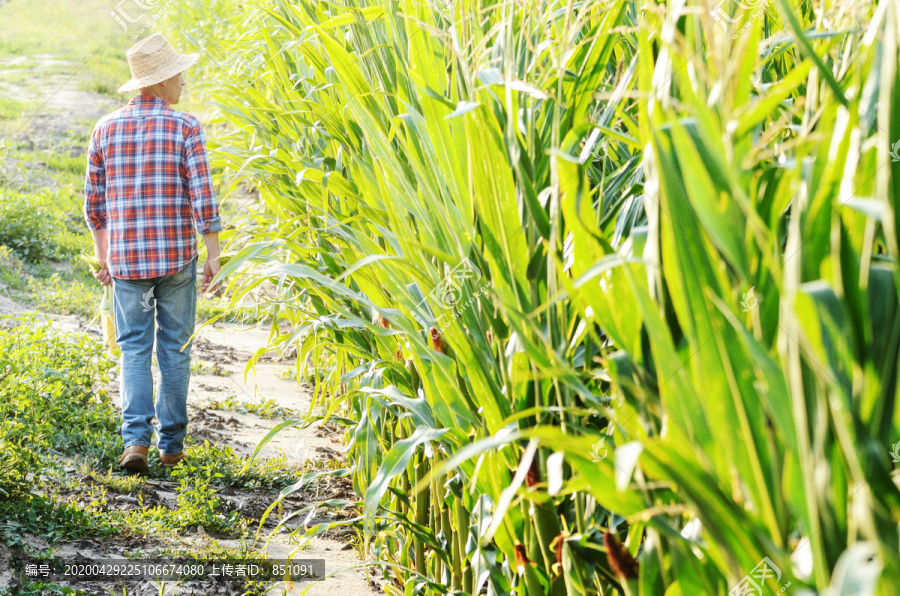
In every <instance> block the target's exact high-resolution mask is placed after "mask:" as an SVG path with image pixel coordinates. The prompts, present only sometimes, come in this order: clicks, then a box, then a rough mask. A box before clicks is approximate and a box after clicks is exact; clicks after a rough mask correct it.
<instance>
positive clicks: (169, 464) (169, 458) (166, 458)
mask: <svg viewBox="0 0 900 596" xmlns="http://www.w3.org/2000/svg"><path fill="white" fill-rule="evenodd" d="M184 459H185V455H184V451H179V452H178V453H176V454H174V455H163V454H162V453H160V454H159V461H160V462H161V463H162V467H164V468H166V469H171V468H174V467H175V466H177V465H178V464H179V463H180V462H182V461H184Z"/></svg>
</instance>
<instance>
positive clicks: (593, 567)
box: [172, 0, 900, 596]
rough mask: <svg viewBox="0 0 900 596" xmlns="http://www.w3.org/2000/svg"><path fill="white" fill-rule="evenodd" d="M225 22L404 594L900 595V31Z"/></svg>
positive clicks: (230, 64) (310, 329)
mask: <svg viewBox="0 0 900 596" xmlns="http://www.w3.org/2000/svg"><path fill="white" fill-rule="evenodd" d="M199 4H202V5H203V6H202V7H198V5H197V3H194V6H193V7H191V8H184V7H181V8H177V9H176V8H173V9H172V11H173V15H174V16H175V21H176V22H178V23H180V25H179V31H181V32H182V35H183V38H184V39H185V40H188V39H194V40H198V39H199V40H200V43H201V45H202V46H203V45H204V44H206V45H205V46H204V47H206V49H207V50H208V51H209V52H210V55H214V56H216V60H215V62H212V61H210V60H206V61H205V62H206V63H207V64H206V65H205V66H204V67H203V71H202V76H201V78H200V80H199V81H197V84H198V86H200V87H201V88H202V93H203V94H204V97H205V98H207V99H208V101H209V102H211V103H212V104H213V105H215V106H216V109H217V118H218V125H217V128H216V130H217V133H216V134H214V135H211V137H212V139H211V143H210V146H211V148H212V154H213V157H214V159H215V161H216V162H217V163H218V167H219V169H220V173H221V174H222V175H223V176H224V177H226V178H228V179H231V180H235V181H249V182H251V183H252V184H253V185H255V187H256V188H257V189H258V191H259V194H260V198H261V201H262V204H263V208H262V209H260V210H258V211H254V212H252V213H250V214H248V215H247V216H246V217H245V218H244V219H243V220H241V221H238V222H235V223H234V230H233V231H232V232H230V245H229V246H230V248H231V250H230V251H226V252H229V253H230V254H231V255H232V256H231V257H230V260H229V261H228V263H227V265H225V266H224V267H223V270H222V272H221V274H220V275H221V277H222V278H226V279H230V280H231V282H230V283H231V286H230V290H231V291H234V296H235V300H239V299H241V298H242V297H243V296H244V295H245V294H246V293H247V292H250V291H251V290H252V289H253V288H255V287H257V286H258V285H259V284H261V283H263V282H271V283H273V284H275V285H276V286H277V288H278V291H277V297H276V298H273V299H272V300H271V303H270V305H269V306H270V308H271V309H272V310H273V312H274V313H275V314H276V317H277V318H278V320H280V321H283V322H287V323H289V324H290V325H289V327H290V330H289V331H287V332H284V331H281V330H280V328H279V327H277V326H275V325H273V328H272V340H271V346H272V347H274V348H287V347H289V346H295V347H296V349H297V368H298V371H300V373H301V375H304V376H306V377H307V380H309V381H310V382H311V383H314V384H315V387H316V396H315V401H316V407H315V411H314V412H311V414H310V420H311V419H314V418H319V419H320V418H328V419H330V420H332V421H337V422H340V423H342V424H345V425H346V428H347V438H348V440H349V445H350V451H349V454H350V461H351V464H352V465H351V467H350V468H349V469H346V470H338V471H336V472H330V473H339V474H349V475H352V478H353V483H354V488H355V490H356V492H357V493H358V494H359V495H360V504H359V509H360V516H359V518H357V519H354V520H350V521H349V522H347V523H355V524H358V525H359V527H360V528H361V530H362V537H363V550H364V552H363V554H364V558H365V559H366V565H367V567H368V569H369V571H370V573H374V574H377V575H378V576H379V577H381V578H383V579H384V580H386V581H387V584H386V587H385V591H386V592H387V593H389V594H393V595H412V594H424V595H437V594H441V595H444V594H454V595H464V594H468V595H476V594H488V595H495V594H496V595H501V594H502V595H507V594H518V595H522V596H524V595H527V596H537V595H542V594H547V595H553V596H561V595H576V594H578V595H581V594H585V595H604V596H606V595H616V594H623V595H626V596H638V595H640V596H651V595H665V596H680V595H685V596H695V595H725V594H770V593H771V594H784V593H790V594H794V595H800V594H807V595H810V594H822V595H826V594H828V595H834V596H837V595H850V594H854V595H875V594H878V595H890V594H897V593H898V591H900V537H898V522H900V490H898V486H900V478H898V475H897V473H896V472H895V470H894V468H895V462H897V461H898V460H900V453H898V451H900V448H898V446H897V445H898V444H900V443H898V442H900V411H898V397H900V384H898V378H897V371H898V357H900V308H898V305H900V303H898V289H900V271H898V268H897V262H896V259H897V255H898V252H900V247H898V232H900V224H898V219H897V216H896V209H897V207H898V204H900V183H898V181H900V78H898V77H900V75H898V56H900V4H898V3H897V2H896V1H895V0H878V1H877V2H868V1H863V0H842V1H840V2H838V1H835V0H831V1H818V0H816V1H810V0H770V1H768V2H766V1H760V0H756V1H754V0H745V1H743V2H736V1H733V0H725V1H724V2H721V3H719V4H715V3H713V2H712V1H704V0H690V1H686V0H675V1H672V2H656V1H654V0H648V1H645V2H637V1H636V0H608V1H607V0H585V1H577V2H576V1H572V2H560V1H556V0H553V1H541V0H510V1H505V2H489V1H475V0H427V1H425V0H396V1H395V0H351V1H349V2H346V3H328V2H311V1H309V0H296V1H294V2H288V1H285V0H275V1H272V2H268V3H263V4H262V5H260V6H257V7H253V8H250V7H245V6H244V5H242V4H239V3H237V2H234V1H230V2H215V1H213V0H207V2H205V3H202V2H201V3H199ZM192 12H202V13H203V14H205V15H206V16H205V17H204V18H193V19H192V18H191V13H192ZM216 14H218V15H221V17H220V18H214V17H213V16H212V15H216ZM227 15H232V16H227ZM229 19H230V20H229ZM306 422H308V420H307V421H306ZM301 423H302V422H301V421H294V422H291V423H290V424H301ZM307 480H309V479H308V478H305V479H302V480H301V482H300V483H298V485H299V484H302V483H303V482H304V481H307ZM324 505H325V506H328V505H332V506H336V505H338V504H335V503H331V504H329V503H326V504H324ZM327 529H329V528H328V526H321V525H320V526H315V525H312V526H309V527H308V528H307V529H306V530H305V536H306V537H310V536H314V535H317V534H320V533H322V532H324V531H325V530H327ZM300 533H301V534H303V530H301V532H300Z"/></svg>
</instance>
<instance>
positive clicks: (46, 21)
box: [0, 0, 135, 94]
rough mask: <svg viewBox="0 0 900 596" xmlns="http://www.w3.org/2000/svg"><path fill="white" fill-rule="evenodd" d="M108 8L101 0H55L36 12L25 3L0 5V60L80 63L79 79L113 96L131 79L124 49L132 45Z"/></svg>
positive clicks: (17, 0) (14, 0) (16, 0)
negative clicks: (49, 58) (46, 57)
mask: <svg viewBox="0 0 900 596" xmlns="http://www.w3.org/2000/svg"><path fill="white" fill-rule="evenodd" d="M111 8H113V6H112V5H110V3H108V2H104V1H101V0H85V1H83V2H82V1H76V0H58V1H56V2H54V3H53V8H52V10H36V9H35V7H34V5H33V4H32V3H31V2H28V1H27V0H12V1H11V2H8V3H6V4H4V5H3V6H0V19H2V21H3V24H4V27H3V33H4V35H3V37H2V38H0V57H19V56H34V55H35V54H51V55H53V57H54V58H56V59H65V60H70V61H72V62H73V63H74V68H78V67H79V66H82V65H83V66H82V70H81V72H80V75H81V76H83V77H85V78H86V79H87V80H89V81H91V83H90V84H89V86H92V87H94V88H98V87H100V86H101V85H105V86H106V87H107V88H108V89H109V90H110V91H111V92H114V90H115V88H118V86H119V85H121V84H122V83H123V82H125V81H127V80H128V79H129V78H130V75H129V71H128V64H127V62H126V61H125V51H126V50H127V49H128V48H129V47H130V46H131V45H133V44H134V43H135V42H134V41H133V40H131V39H129V38H128V36H127V35H126V34H125V33H124V32H123V31H122V30H121V29H120V28H119V26H118V25H117V24H116V22H115V20H113V18H112V17H109V16H108V15H107V11H109V10H110V9H111ZM48 32H52V34H51V35H48ZM86 32H89V33H88V34H86ZM95 51H96V54H95V53H94V52H95ZM91 56H93V57H91ZM74 68H73V67H68V68H67V69H66V71H67V72H68V73H71V72H72V71H73V70H74ZM110 94H112V93H110Z"/></svg>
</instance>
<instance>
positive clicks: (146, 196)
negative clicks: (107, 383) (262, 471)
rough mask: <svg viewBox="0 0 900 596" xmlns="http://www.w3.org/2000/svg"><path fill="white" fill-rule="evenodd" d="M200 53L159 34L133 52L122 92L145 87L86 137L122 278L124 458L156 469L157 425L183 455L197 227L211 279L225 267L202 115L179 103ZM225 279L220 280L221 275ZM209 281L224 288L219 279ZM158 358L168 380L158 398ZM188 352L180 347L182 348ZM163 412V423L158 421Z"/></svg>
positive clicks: (162, 445) (107, 261)
mask: <svg viewBox="0 0 900 596" xmlns="http://www.w3.org/2000/svg"><path fill="white" fill-rule="evenodd" d="M198 57H199V55H198V54H188V55H182V54H179V53H177V52H176V51H175V50H174V49H173V48H172V46H171V45H169V42H168V41H166V39H165V38H164V37H163V36H162V35H160V34H158V33H156V34H153V35H151V36H150V37H147V38H146V39H143V40H141V41H139V42H138V43H137V44H135V45H134V46H133V47H132V48H131V49H129V50H128V65H129V67H130V68H131V75H132V78H131V80H130V81H128V82H127V83H125V85H123V86H122V87H120V88H119V92H120V93H124V92H128V91H135V90H139V91H140V92H139V94H138V95H136V96H135V97H133V98H132V99H131V101H129V102H128V105H126V106H125V107H123V108H121V109H119V110H116V111H115V112H113V113H112V114H109V115H107V116H105V117H103V118H102V119H100V121H99V122H98V123H97V125H96V126H95V127H94V129H93V131H92V133H91V140H90V145H89V147H88V162H87V173H86V177H85V183H84V195H85V202H84V216H85V221H86V222H87V224H88V226H89V227H90V228H91V232H92V234H93V236H94V252H95V254H96V256H97V258H98V259H100V262H101V263H103V268H102V269H101V270H100V271H98V272H97V273H96V274H95V277H96V278H97V280H99V282H100V283H101V284H102V285H104V286H105V285H108V284H110V283H112V284H113V295H114V309H115V323H116V343H118V345H119V346H120V348H121V350H122V357H121V362H120V388H121V394H122V438H123V439H124V443H125V450H124V452H123V453H122V456H121V457H120V458H119V465H120V466H122V467H124V468H128V469H131V470H138V471H140V470H144V469H146V467H147V453H148V447H149V446H150V444H151V439H152V438H153V430H154V428H155V430H156V435H157V440H158V443H157V447H158V448H159V452H160V460H161V462H162V465H163V466H164V467H173V466H175V465H176V464H178V462H180V461H182V460H183V459H184V437H185V435H186V434H187V423H188V418H187V393H188V382H189V380H190V375H191V356H190V353H191V344H192V343H193V342H190V343H189V342H188V340H189V338H190V337H191V335H193V333H194V316H195V313H196V307H197V255H198V251H197V232H196V231H195V226H196V230H199V231H200V232H201V233H202V234H203V240H204V241H205V242H206V247H207V252H208V255H209V256H208V258H207V261H206V263H205V265H204V267H203V283H202V289H203V291H204V292H205V291H206V290H207V288H208V286H209V282H210V281H211V280H212V279H213V277H215V275H216V274H217V273H218V272H219V234H218V232H220V231H221V230H222V225H221V222H220V219H219V209H218V204H217V202H216V196H215V191H214V190H213V186H212V180H211V178H210V171H209V162H208V158H207V155H206V138H205V135H204V132H203V129H202V128H201V126H200V121H199V120H197V118H195V117H194V116H191V115H190V114H185V113H184V112H179V111H176V110H173V109H172V108H171V107H169V106H171V105H173V104H176V103H178V99H179V97H180V95H181V88H182V86H183V85H184V84H185V81H184V78H183V77H182V76H181V73H182V72H183V71H184V70H185V69H186V68H187V67H189V66H191V65H192V64H194V62H196V61H197V58H198ZM217 285H218V284H217ZM211 289H215V288H214V287H213V288H211ZM154 315H155V324H156V326H157V329H156V331H155V339H156V357H157V361H158V362H159V372H160V383H159V388H158V391H157V395H156V404H155V408H154V401H153V374H152V372H151V363H152V353H153V344H154ZM185 345H186V347H185V348H184V350H183V351H182V349H181V348H182V346H185ZM154 414H155V415H156V418H157V421H158V423H157V424H156V425H155V426H151V422H152V419H153V416H154Z"/></svg>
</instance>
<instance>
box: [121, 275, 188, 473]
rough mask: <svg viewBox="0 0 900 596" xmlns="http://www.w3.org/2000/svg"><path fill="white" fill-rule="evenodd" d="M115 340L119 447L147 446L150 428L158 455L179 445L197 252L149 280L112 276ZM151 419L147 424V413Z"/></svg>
mask: <svg viewBox="0 0 900 596" xmlns="http://www.w3.org/2000/svg"><path fill="white" fill-rule="evenodd" d="M112 283H113V293H114V295H115V298H114V311H115V321H116V343H118V344H119V347H120V348H121V350H122V356H121V360H120V362H119V364H120V368H119V378H120V390H121V394H122V439H124V441H125V447H129V446H131V445H143V446H144V447H149V446H150V444H151V439H152V438H153V429H154V428H155V429H156V435H157V437H158V443H157V447H158V448H159V450H160V452H161V453H163V454H164V455H174V454H176V453H179V452H180V451H181V450H182V449H183V445H184V437H185V435H186V434H187V423H188V417H187V393H188V383H189V381H190V377H191V345H192V344H193V340H191V343H189V344H188V345H187V347H186V348H185V349H184V351H181V346H183V345H184V344H186V343H187V342H188V339H189V338H190V337H191V335H193V333H194V316H195V314H196V309H197V257H194V259H193V260H192V261H191V262H190V263H188V264H187V265H186V266H185V267H184V268H183V269H182V270H181V271H178V272H177V273H173V274H171V275H165V276H162V277H154V278H151V279H138V280H135V279H116V278H113V282H112ZM154 314H155V315H156V317H155V318H156V324H157V325H158V328H157V329H156V333H155V335H156V360H157V362H158V363H159V376H160V383H159V388H158V391H157V393H156V404H155V409H154V402H153V373H152V371H151V366H152V354H153V339H154ZM154 414H155V415H156V419H157V421H158V423H157V424H155V425H152V420H153V415H154Z"/></svg>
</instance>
